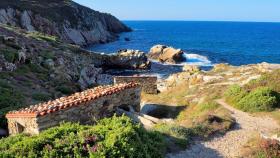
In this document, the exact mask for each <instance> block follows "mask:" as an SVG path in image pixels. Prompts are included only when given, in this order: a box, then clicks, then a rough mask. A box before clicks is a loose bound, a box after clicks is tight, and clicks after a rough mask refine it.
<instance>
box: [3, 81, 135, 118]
mask: <svg viewBox="0 0 280 158" xmlns="http://www.w3.org/2000/svg"><path fill="white" fill-rule="evenodd" d="M137 86H139V85H138V84H137V83H124V84H118V85H114V86H99V87H95V88H93V89H88V90H85V91H83V92H80V93H75V94H73V95H70V96H67V97H61V98H58V99H55V100H53V101H48V102H45V103H39V104H37V105H31V106H29V107H27V108H22V109H20V110H18V111H11V112H9V113H8V114H7V115H6V117H7V118H15V117H16V118H18V117H38V116H44V115H47V114H49V113H53V112H56V111H59V110H62V109H65V108H69V107H72V106H78V105H81V104H83V103H87V102H89V101H93V100H96V99H98V98H101V97H103V96H108V95H112V94H115V93H118V92H120V91H123V90H125V89H129V88H134V87H137Z"/></svg>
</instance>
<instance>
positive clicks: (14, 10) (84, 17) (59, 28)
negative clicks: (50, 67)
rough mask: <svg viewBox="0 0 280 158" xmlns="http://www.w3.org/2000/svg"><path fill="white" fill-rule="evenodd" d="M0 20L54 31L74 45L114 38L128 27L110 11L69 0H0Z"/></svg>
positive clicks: (46, 32) (102, 41)
mask: <svg viewBox="0 0 280 158" xmlns="http://www.w3.org/2000/svg"><path fill="white" fill-rule="evenodd" d="M0 23H4V24H8V25H12V26H17V27H21V28H23V29H26V30H28V31H39V32H43V33H45V34H49V35H56V36H58V37H60V39H61V40H63V41H65V42H67V43H73V44H78V45H87V44H97V43H107V42H110V41H114V40H116V39H117V37H118V35H117V34H118V33H121V32H127V31H131V29H130V28H129V27H127V26H126V25H124V24H123V23H122V22H120V21H119V20H118V19H117V18H115V17H114V16H112V15H110V14H106V13H100V12H98V11H94V10H92V9H90V8H87V7H84V6H81V5H79V4H77V3H75V2H73V1H71V0H32V1H31V0H4V1H0Z"/></svg>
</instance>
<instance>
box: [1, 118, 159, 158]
mask: <svg viewBox="0 0 280 158" xmlns="http://www.w3.org/2000/svg"><path fill="white" fill-rule="evenodd" d="M164 147H165V145H164V141H163V138H162V136H161V135H160V134H158V133H156V132H148V131H146V130H145V129H144V128H143V127H141V126H140V125H138V124H133V123H132V121H131V120H130V119H129V118H128V117H125V116H122V117H116V116H114V117H112V118H106V119H103V120H101V121H99V122H98V123H97V125H96V126H83V125H79V124H72V123H66V124H62V125H60V126H58V127H54V128H50V129H48V130H46V131H44V132H42V133H41V134H39V135H37V136H25V135H17V136H14V137H8V138H5V139H2V140H0V157H93V158H94V157H96V158H97V157H98V158H99V157H104V158H105V157H127V158H134V157H136V158H137V157H138V158H142V157H143V158H146V157H147V158H150V157H163V154H164Z"/></svg>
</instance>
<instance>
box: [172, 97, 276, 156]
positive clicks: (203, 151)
mask: <svg viewBox="0 0 280 158" xmlns="http://www.w3.org/2000/svg"><path fill="white" fill-rule="evenodd" d="M217 103H219V104H221V105H222V106H223V107H225V108H226V109H228V110H229V111H231V113H232V116H233V117H234V118H235V119H236V126H235V128H234V129H233V130H231V131H229V132H227V133H226V134H225V135H222V136H217V137H214V138H213V139H211V140H209V141H206V142H201V141H198V142H195V144H194V145H192V146H191V147H190V148H189V149H187V150H185V151H182V152H180V153H177V154H169V155H167V158H219V157H227V158H232V157H240V149H241V148H242V147H243V145H245V143H246V142H247V141H248V140H249V139H250V138H252V135H254V133H257V134H259V133H264V134H266V133H268V132H269V131H273V130H276V129H279V125H278V124H277V123H276V121H274V120H273V119H272V118H269V117H254V116H251V115H250V114H248V113H245V112H242V111H240V110H237V109H235V108H233V107H231V106H230V105H228V104H227V103H225V101H224V100H222V99H220V100H217Z"/></svg>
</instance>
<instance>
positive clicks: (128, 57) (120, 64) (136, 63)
mask: <svg viewBox="0 0 280 158" xmlns="http://www.w3.org/2000/svg"><path fill="white" fill-rule="evenodd" d="M108 65H109V66H110V68H118V69H119V68H125V69H149V68H150V67H151V62H150V61H149V60H148V57H147V56H146V54H145V53H144V52H141V51H139V50H129V49H125V50H120V51H119V52H118V53H116V54H112V55H111V56H110V57H109V60H108Z"/></svg>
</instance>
